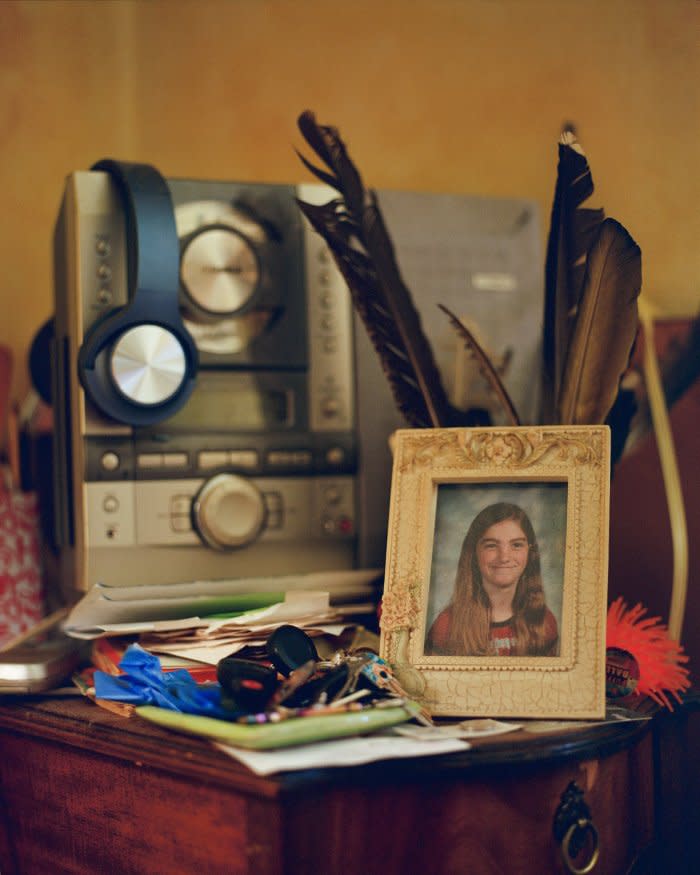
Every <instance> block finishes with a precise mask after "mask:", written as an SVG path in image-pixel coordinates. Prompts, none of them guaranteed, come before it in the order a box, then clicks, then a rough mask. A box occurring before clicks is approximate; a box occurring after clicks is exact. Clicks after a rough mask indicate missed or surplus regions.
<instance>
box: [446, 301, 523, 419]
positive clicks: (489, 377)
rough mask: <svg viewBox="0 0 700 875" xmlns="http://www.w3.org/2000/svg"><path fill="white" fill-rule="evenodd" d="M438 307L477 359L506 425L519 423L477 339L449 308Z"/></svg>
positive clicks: (506, 393)
mask: <svg viewBox="0 0 700 875" xmlns="http://www.w3.org/2000/svg"><path fill="white" fill-rule="evenodd" d="M438 307H439V308H440V309H441V310H442V312H443V313H445V314H446V315H447V318H448V319H449V320H450V323H451V324H452V327H453V328H454V329H455V331H456V332H457V334H458V335H459V336H460V337H461V338H462V340H463V341H464V345H465V346H466V347H467V349H468V350H469V351H470V352H471V354H472V355H473V356H474V358H475V359H476V361H477V364H478V366H479V371H480V373H481V375H482V377H484V379H485V380H486V381H487V382H488V384H489V386H490V387H491V391H492V392H493V393H494V395H495V396H496V397H497V398H498V400H499V401H500V402H501V407H502V408H503V410H504V412H505V414H506V420H507V423H508V425H520V418H519V417H518V414H517V412H516V410H515V405H514V404H513V402H512V400H511V398H510V395H509V394H508V391H507V390H506V387H505V386H504V385H503V382H502V381H501V378H500V376H499V375H498V372H497V371H496V369H495V367H494V366H493V364H492V363H491V360H490V359H489V357H488V356H487V355H486V353H485V352H484V351H483V349H482V348H481V346H480V345H479V343H478V341H477V339H476V338H475V337H474V335H473V334H472V333H471V331H469V329H468V328H467V326H466V325H465V324H464V323H463V322H462V321H461V320H460V319H458V318H457V316H455V314H454V313H452V311H451V310H448V308H447V307H445V306H444V304H438Z"/></svg>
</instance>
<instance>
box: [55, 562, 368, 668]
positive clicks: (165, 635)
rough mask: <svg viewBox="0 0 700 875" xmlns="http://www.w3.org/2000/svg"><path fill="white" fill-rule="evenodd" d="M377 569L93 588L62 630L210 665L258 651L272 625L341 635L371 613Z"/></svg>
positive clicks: (98, 585) (79, 636)
mask: <svg viewBox="0 0 700 875" xmlns="http://www.w3.org/2000/svg"><path fill="white" fill-rule="evenodd" d="M380 581H381V573H380V572H377V571H376V570H363V571H348V572H337V571H336V572H328V573H325V572H324V573H313V574H305V575H294V576H291V575H290V576H287V577H270V578H253V579H247V580H242V579H240V580H231V581H195V582H190V583H179V584H166V585H153V586H122V587H115V586H106V585H103V584H97V585H96V586H94V587H93V588H92V589H91V590H90V591H89V592H88V593H87V594H86V595H85V596H84V598H83V599H82V600H81V601H80V602H78V604H77V605H75V607H74V608H73V610H72V611H71V613H70V614H69V616H68V618H67V619H66V621H65V623H64V630H65V632H66V633H67V634H68V635H70V636H71V637H74V638H83V639H95V638H100V637H104V636H110V637H114V636H120V637H123V636H138V640H139V643H140V644H141V646H142V647H144V648H145V649H146V650H149V651H151V652H153V653H159V654H170V655H172V656H176V657H180V658H182V659H188V660H193V661H196V662H200V663H207V664H209V665H216V663H217V662H218V661H219V660H220V659H223V658H224V657H225V656H230V655H231V654H233V653H236V652H237V651H239V650H241V649H242V648H243V647H246V646H260V647H261V646H264V644H265V641H266V640H267V638H268V637H269V635H270V634H271V632H272V631H273V630H274V629H276V628H277V627H278V626H281V625H284V624H291V625H294V626H298V627H299V628H301V629H304V630H305V631H306V632H307V634H309V635H311V636H314V635H321V634H326V635H334V636H337V635H340V634H341V633H342V632H343V631H344V630H345V629H346V628H347V627H348V626H349V625H351V624H352V619H351V618H352V615H353V611H355V612H356V613H357V614H360V613H362V612H364V613H370V612H372V611H373V610H374V608H375V605H376V602H377V598H378V592H377V586H378V583H379V582H380Z"/></svg>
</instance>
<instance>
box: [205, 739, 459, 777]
mask: <svg viewBox="0 0 700 875" xmlns="http://www.w3.org/2000/svg"><path fill="white" fill-rule="evenodd" d="M212 744H214V746H215V747H217V748H218V749H219V750H221V751H223V752H224V753H225V754H228V755H229V756H230V757H233V758H234V759H236V760H238V761H239V762H241V763H243V764H244V765H245V766H247V767H248V768H249V769H250V770H251V771H252V772H255V774H256V775H272V774H274V773H275V772H294V771H299V770H300V769H321V768H333V767H338V766H358V765H362V764H364V763H371V762H376V761H377V760H389V759H400V758H403V757H406V758H409V757H421V756H435V755H436V754H442V753H454V752H455V751H459V750H468V749H469V744H468V742H466V741H461V740H460V739H458V738H448V739H444V740H441V741H430V742H425V741H414V740H413V739H411V738H401V737H399V736H396V735H370V736H364V737H361V738H340V739H336V740H334V741H322V742H319V743H318V744H302V745H298V746H296V747H288V748H282V749H280V750H264V751H259V750H245V749H243V748H240V747H233V746H232V745H230V744H223V743H222V742H218V741H215V742H212Z"/></svg>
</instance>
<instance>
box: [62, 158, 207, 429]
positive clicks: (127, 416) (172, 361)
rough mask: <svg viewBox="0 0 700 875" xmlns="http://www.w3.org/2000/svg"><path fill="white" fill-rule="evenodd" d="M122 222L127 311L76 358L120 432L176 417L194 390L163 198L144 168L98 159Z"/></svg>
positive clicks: (112, 316) (171, 219) (168, 205)
mask: <svg viewBox="0 0 700 875" xmlns="http://www.w3.org/2000/svg"><path fill="white" fill-rule="evenodd" d="M91 169H92V170H102V171H106V172H107V173H109V174H110V176H111V177H112V179H113V180H114V182H115V183H116V185H117V188H118V190H119V193H120V195H121V198H122V201H123V203H124V212H125V215H126V245H127V252H128V269H127V277H128V279H127V282H128V292H129V303H128V304H127V305H126V306H125V307H121V308H119V309H118V310H116V311H113V312H111V313H109V314H108V315H106V316H105V317H104V318H103V319H101V320H100V321H99V322H97V323H96V324H95V325H94V326H92V328H91V329H90V330H89V331H88V332H87V334H86V336H85V338H84V340H83V344H82V347H81V349H80V353H79V355H78V371H79V375H80V380H81V383H82V385H83V388H84V389H85V393H86V395H87V396H88V397H89V399H90V400H91V401H92V403H93V404H94V405H95V406H96V407H97V408H98V409H99V410H101V411H102V412H103V413H105V414H107V415H108V416H110V417H111V418H112V419H115V420H117V421H118V422H123V423H125V424H127V425H134V426H147V425H154V424H155V423H158V422H161V421H162V420H164V419H167V418H168V417H170V416H172V415H173V414H174V413H176V412H177V411H178V410H179V409H180V408H181V407H182V406H183V405H184V404H185V402H186V401H187V399H188V398H189V396H190V395H191V393H192V390H193V389H194V385H195V377H196V373H197V364H198V354H197V347H196V346H195V343H194V341H193V340H192V337H191V335H190V333H189V332H188V331H187V329H186V328H185V326H184V324H183V321H182V317H181V315H180V310H179V306H178V294H179V286H180V243H179V240H178V236H177V228H176V226H175V214H174V210H173V204H172V199H171V196H170V190H169V188H168V185H167V183H166V182H165V180H164V179H163V177H162V176H161V175H160V173H158V171H157V170H156V169H155V168H154V167H151V166H149V165H147V164H132V163H128V162H123V161H114V160H111V159H105V160H103V161H98V162H97V163H96V164H94V165H93V167H92V168H91Z"/></svg>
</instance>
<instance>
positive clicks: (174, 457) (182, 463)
mask: <svg viewBox="0 0 700 875" xmlns="http://www.w3.org/2000/svg"><path fill="white" fill-rule="evenodd" d="M187 462H188V456H187V453H163V464H164V465H167V466H168V468H186V467H187Z"/></svg>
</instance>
